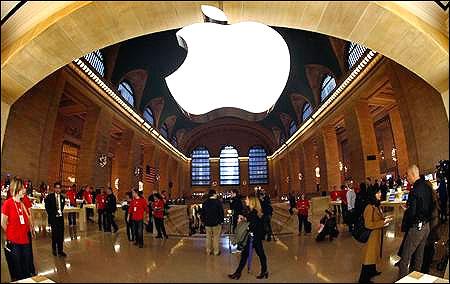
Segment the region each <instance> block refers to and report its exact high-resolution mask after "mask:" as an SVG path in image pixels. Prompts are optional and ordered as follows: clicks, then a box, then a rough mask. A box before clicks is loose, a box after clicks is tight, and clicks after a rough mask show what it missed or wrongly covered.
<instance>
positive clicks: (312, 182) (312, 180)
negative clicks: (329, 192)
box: [303, 139, 323, 192]
mask: <svg viewBox="0 0 450 284" xmlns="http://www.w3.org/2000/svg"><path fill="white" fill-rule="evenodd" d="M303 153H304V161H305V163H304V173H303V179H304V185H305V192H316V188H317V178H316V171H315V168H316V167H317V166H318V160H317V158H316V152H315V150H314V142H313V140H312V139H308V140H306V141H305V142H304V143H303ZM321 190H323V189H321Z"/></svg>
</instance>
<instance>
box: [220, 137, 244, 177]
mask: <svg viewBox="0 0 450 284" xmlns="http://www.w3.org/2000/svg"><path fill="white" fill-rule="evenodd" d="M220 185H239V158H238V152H237V150H236V149H235V148H234V147H233V146H226V147H224V148H222V150H221V151H220Z"/></svg>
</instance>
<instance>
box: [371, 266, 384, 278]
mask: <svg viewBox="0 0 450 284" xmlns="http://www.w3.org/2000/svg"><path fill="white" fill-rule="evenodd" d="M368 267H369V275H370V278H372V277H375V276H378V275H380V274H381V272H380V271H377V266H376V264H371V265H368Z"/></svg>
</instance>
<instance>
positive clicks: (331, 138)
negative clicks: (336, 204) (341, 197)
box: [322, 125, 341, 188]
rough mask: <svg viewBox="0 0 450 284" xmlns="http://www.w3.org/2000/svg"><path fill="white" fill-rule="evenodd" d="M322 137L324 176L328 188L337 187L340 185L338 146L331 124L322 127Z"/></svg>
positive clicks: (334, 130)
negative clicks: (324, 163)
mask: <svg viewBox="0 0 450 284" xmlns="http://www.w3.org/2000/svg"><path fill="white" fill-rule="evenodd" d="M322 135H323V136H322V138H323V144H324V147H325V157H324V158H325V162H326V175H327V176H326V178H327V183H328V188H333V187H334V186H336V187H337V188H339V187H340V185H341V173H340V170H339V147H338V140H337V135H336V129H335V128H334V126H333V125H326V126H325V127H323V128H322Z"/></svg>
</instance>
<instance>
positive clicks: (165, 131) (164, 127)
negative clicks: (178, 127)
mask: <svg viewBox="0 0 450 284" xmlns="http://www.w3.org/2000/svg"><path fill="white" fill-rule="evenodd" d="M159 131H160V132H161V135H162V136H163V137H164V138H166V139H169V138H168V137H169V130H168V129H167V125H166V124H165V123H164V124H163V125H162V126H161V128H160V129H159Z"/></svg>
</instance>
